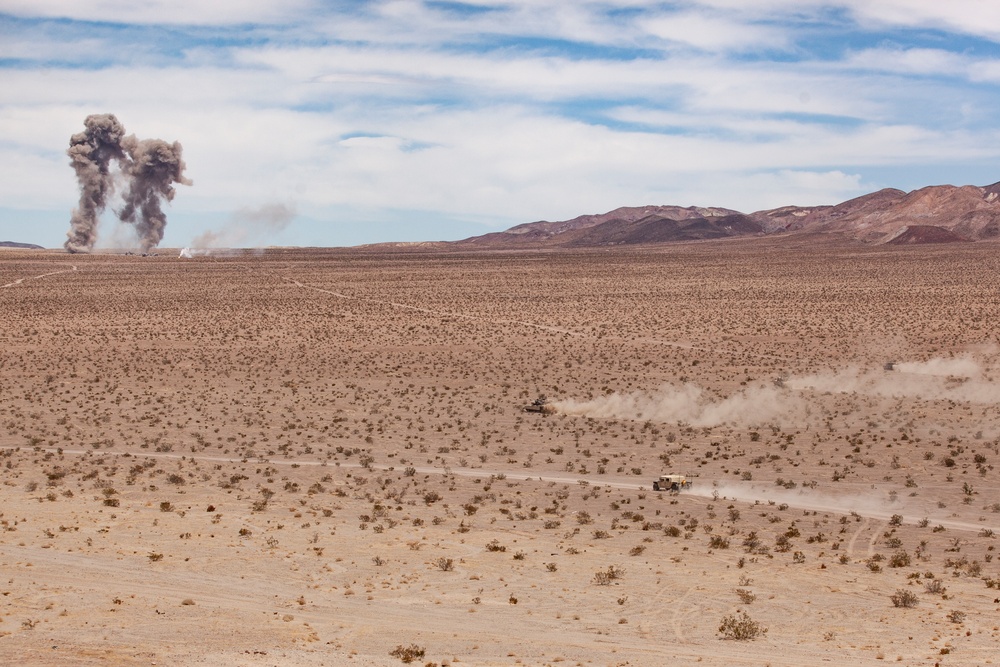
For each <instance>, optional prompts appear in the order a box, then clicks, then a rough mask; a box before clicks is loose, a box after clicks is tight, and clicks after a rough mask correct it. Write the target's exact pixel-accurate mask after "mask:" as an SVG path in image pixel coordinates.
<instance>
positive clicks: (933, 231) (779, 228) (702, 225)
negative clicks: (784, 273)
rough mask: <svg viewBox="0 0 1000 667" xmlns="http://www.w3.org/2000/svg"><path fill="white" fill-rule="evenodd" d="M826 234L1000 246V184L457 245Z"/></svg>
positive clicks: (542, 229)
mask: <svg viewBox="0 0 1000 667" xmlns="http://www.w3.org/2000/svg"><path fill="white" fill-rule="evenodd" d="M817 232H819V233H826V234H833V235H840V236H845V237H848V238H851V239H853V240H855V241H858V242H861V243H865V244H889V245H902V244H923V243H959V242H975V241H992V240H1000V182H998V183H994V184H992V185H987V186H983V187H979V186H974V185H963V186H953V185H932V186H927V187H923V188H920V189H917V190H913V191H911V192H905V191H903V190H898V189H895V188H884V189H882V190H878V191H876V192H871V193H868V194H865V195H861V196H859V197H855V198H853V199H849V200H847V201H844V202H841V203H839V204H833V205H823V206H782V207H779V208H774V209H766V210H762V211H755V212H752V213H743V212H740V211H736V210H733V209H728V208H722V207H702V206H671V205H647V206H622V207H619V208H616V209H614V210H611V211H608V212H607V213H600V214H591V215H581V216H577V217H575V218H572V219H570V220H561V221H547V220H540V221H537V222H527V223H522V224H519V225H515V226H514V227H511V228H510V229H507V230H504V231H500V232H490V233H488V234H483V235H480V236H473V237H470V238H467V239H462V240H460V241H452V242H449V243H448V245H449V246H453V247H459V248H468V249H472V248H484V249H485V248H495V249H515V248H524V249H527V248H557V247H566V248H581V247H601V246H614V245H639V244H660V243H675V242H683V241H698V240H710V239H719V238H733V237H746V236H767V235H771V234H777V233H783V234H798V233H817Z"/></svg>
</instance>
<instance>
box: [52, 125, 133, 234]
mask: <svg viewBox="0 0 1000 667" xmlns="http://www.w3.org/2000/svg"><path fill="white" fill-rule="evenodd" d="M83 124H84V126H85V127H86V128H87V129H86V131H84V132H79V133H77V134H74V135H73V136H72V137H70V140H69V150H67V151H66V153H67V155H69V157H70V164H71V166H72V167H73V169H74V171H76V178H77V180H78V181H79V182H80V206H79V207H78V208H75V209H73V215H72V217H71V218H70V229H69V233H68V234H67V235H66V236H67V237H68V238H67V239H66V243H65V247H66V250H69V251H70V252H90V250H91V248H93V247H94V242H95V241H97V221H98V217H99V216H100V215H101V211H103V210H104V206H105V205H106V204H107V201H108V196H109V195H110V194H111V193H112V192H113V191H114V187H115V183H114V178H113V176H112V175H111V170H110V167H111V161H112V160H116V161H118V163H119V164H120V163H121V162H122V161H123V160H124V159H125V151H124V150H122V146H121V142H122V139H123V138H124V137H125V128H124V127H122V124H121V123H119V122H118V119H117V118H115V117H114V115H113V114H100V115H93V116H87V118H86V120H84V121H83Z"/></svg>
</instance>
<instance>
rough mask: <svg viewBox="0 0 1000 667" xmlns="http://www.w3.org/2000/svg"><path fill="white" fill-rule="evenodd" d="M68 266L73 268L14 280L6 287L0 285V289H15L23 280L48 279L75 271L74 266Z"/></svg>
mask: <svg viewBox="0 0 1000 667" xmlns="http://www.w3.org/2000/svg"><path fill="white" fill-rule="evenodd" d="M70 266H72V267H73V268H70V269H63V270H62V271H53V272H51V273H43V274H42V275H40V276H28V277H27V278H18V279H17V280H15V281H14V282H12V283H7V284H6V285H0V289H7V288H9V287H16V286H17V285H20V284H21V283H23V282H24V281H25V280H41V279H42V278H48V277H49V276H56V275H59V274H60V273H71V272H73V271H76V270H77V268H76V264H71V265H70Z"/></svg>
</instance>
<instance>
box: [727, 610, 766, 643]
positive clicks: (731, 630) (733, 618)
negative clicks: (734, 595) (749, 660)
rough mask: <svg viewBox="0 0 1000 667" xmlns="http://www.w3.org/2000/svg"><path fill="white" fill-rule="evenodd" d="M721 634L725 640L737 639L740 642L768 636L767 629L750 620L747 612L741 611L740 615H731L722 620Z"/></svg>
mask: <svg viewBox="0 0 1000 667" xmlns="http://www.w3.org/2000/svg"><path fill="white" fill-rule="evenodd" d="M719 634H721V635H722V637H723V639H735V640H738V641H749V640H751V639H756V638H757V637H762V636H764V635H766V634H767V628H765V627H764V626H763V625H761V624H760V623H758V622H757V621H755V620H753V619H752V618H750V615H749V614H747V613H746V612H745V611H743V610H740V612H739V613H738V614H730V615H729V616H725V617H723V619H722V623H721V624H720V625H719Z"/></svg>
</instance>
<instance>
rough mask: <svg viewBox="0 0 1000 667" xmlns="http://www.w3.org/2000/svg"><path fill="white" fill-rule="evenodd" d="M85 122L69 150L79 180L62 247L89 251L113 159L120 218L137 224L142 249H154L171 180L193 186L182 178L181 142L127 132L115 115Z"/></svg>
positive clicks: (111, 185) (109, 189) (111, 180)
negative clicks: (120, 185) (120, 186)
mask: <svg viewBox="0 0 1000 667" xmlns="http://www.w3.org/2000/svg"><path fill="white" fill-rule="evenodd" d="M83 124H84V127H86V130H85V131H83V132H80V133H78V134H74V135H73V136H72V137H71V138H70V144H69V150H67V154H68V155H69V156H70V160H71V165H72V166H73V169H74V170H75V171H76V177H77V180H78V181H79V183H80V205H79V207H78V208H76V209H74V210H73V215H72V217H71V218H70V230H69V233H68V234H67V237H68V238H67V239H66V243H65V244H64V246H65V248H66V249H67V250H68V251H70V252H90V251H91V250H92V249H93V247H94V243H95V242H96V241H97V224H98V222H99V220H100V215H101V212H103V211H104V208H105V207H106V206H107V201H108V197H109V196H110V195H111V194H112V193H113V192H114V190H115V174H114V173H113V172H112V171H111V163H112V162H115V163H117V165H118V168H119V173H120V175H121V177H122V178H123V179H125V181H126V184H127V185H126V189H125V193H124V205H123V206H122V208H121V210H120V211H118V212H117V214H118V218H119V219H120V220H121V221H122V222H125V223H129V224H131V225H133V226H134V227H135V231H136V234H137V235H138V237H139V245H140V247H141V248H142V250H143V251H147V250H149V249H150V248H153V247H154V246H156V245H157V244H158V243H159V242H160V241H161V240H163V230H164V227H166V224H167V218H166V216H165V215H164V214H163V210H162V208H161V207H160V202H161V200H163V199H166V200H167V201H171V200H172V199H173V198H174V194H175V190H174V186H173V184H174V183H181V184H183V185H191V180H190V179H188V178H185V177H184V167H185V165H184V160H182V159H181V145H180V143H179V142H176V141H175V142H174V143H172V144H169V143H167V142H165V141H162V140H160V139H143V140H139V139H136V137H135V135H129V136H125V128H124V127H123V126H122V124H121V123H120V122H119V121H118V119H117V118H115V116H114V114H94V115H91V116H87V118H86V119H85V120H84V122H83Z"/></svg>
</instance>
